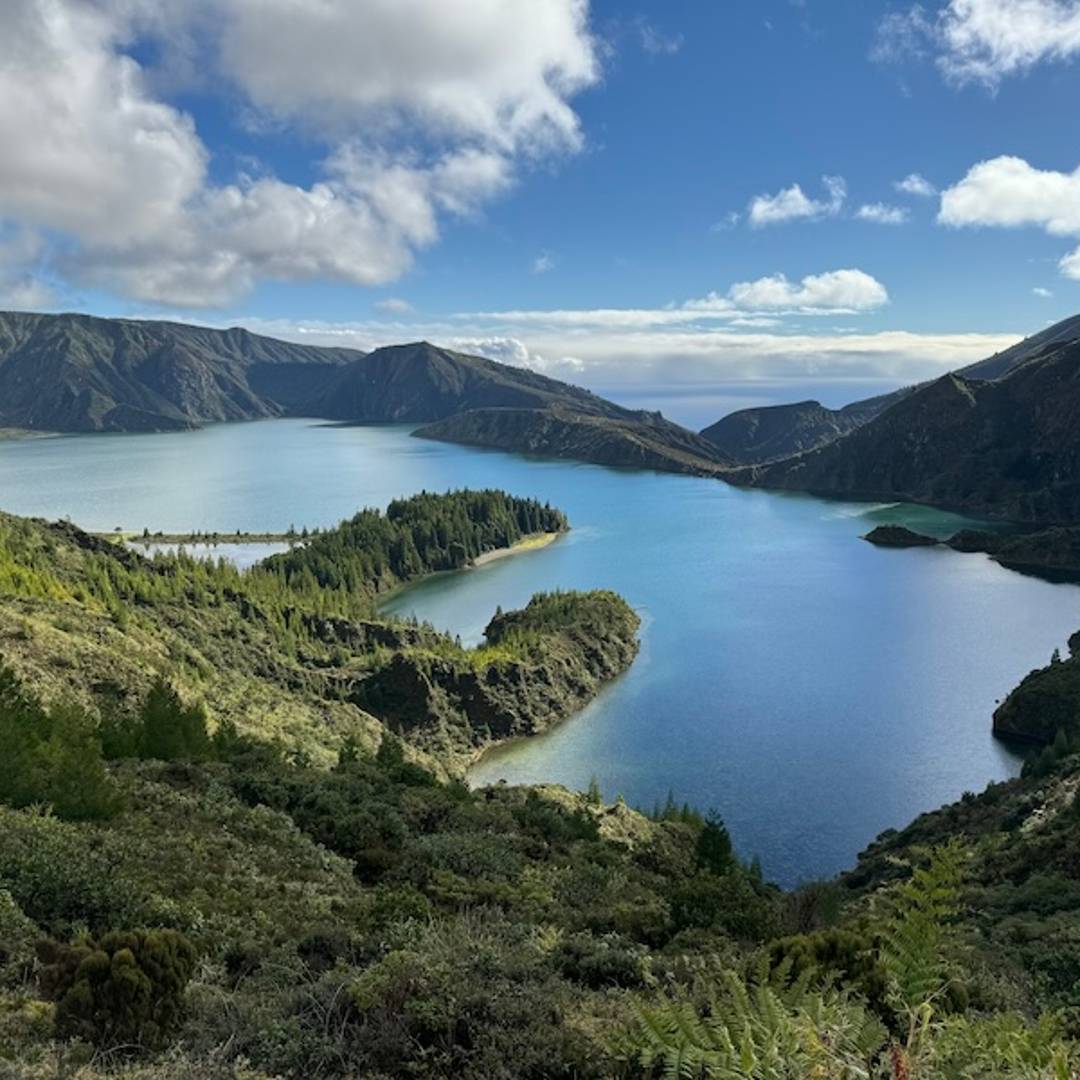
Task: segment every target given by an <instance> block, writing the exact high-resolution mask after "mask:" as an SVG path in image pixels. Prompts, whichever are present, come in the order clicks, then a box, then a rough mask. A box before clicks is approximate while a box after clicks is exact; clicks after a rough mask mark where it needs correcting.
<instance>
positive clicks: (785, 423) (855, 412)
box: [701, 394, 894, 465]
mask: <svg viewBox="0 0 1080 1080" xmlns="http://www.w3.org/2000/svg"><path fill="white" fill-rule="evenodd" d="M893 400H894V395H892V394H890V395H888V396H886V397H876V398H870V399H869V400H867V401H857V402H855V403H854V404H852V405H847V406H845V407H844V408H843V409H827V408H826V407H825V406H824V405H822V404H821V402H820V401H800V402H798V403H796V404H794V405H774V406H769V407H766V408H759V409H741V410H739V412H734V413H731V414H730V415H728V416H725V417H724V418H723V420H718V421H717V422H716V423H715V424H711V425H710V426H709V427H707V428H705V429H704V430H703V431H702V432H701V437H702V438H703V439H705V440H707V441H708V442H710V443H712V444H713V445H714V446H715V447H716V448H717V449H718V450H720V451H721V452H722V453H723V454H724V455H725V456H726V457H728V458H730V459H731V460H732V461H734V462H736V463H738V464H739V465H755V464H759V463H761V462H765V461H772V460H773V459H775V458H782V457H790V456H791V455H792V454H800V453H802V452H803V451H804V450H813V449H814V448H815V447H818V446H822V445H824V444H825V443H827V442H832V441H833V439H838V438H840V436H841V435H846V434H847V433H848V432H849V431H854V430H855V428H857V427H861V426H862V425H863V424H865V423H866V422H867V421H868V420H872V419H873V418H874V417H875V416H877V415H878V413H880V412H881V411H882V410H883V409H886V408H888V407H889V405H891V404H892V403H893Z"/></svg>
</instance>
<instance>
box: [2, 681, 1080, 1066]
mask: <svg viewBox="0 0 1080 1080" xmlns="http://www.w3.org/2000/svg"><path fill="white" fill-rule="evenodd" d="M19 689H20V691H21V693H22V695H23V696H24V697H25V698H27V699H29V700H30V701H31V702H32V701H33V697H32V695H31V694H30V693H29V692H28V691H26V690H25V689H23V688H19ZM163 696H167V695H166V693H165V690H164V689H163V688H162V687H156V688H154V689H153V691H152V693H151V695H150V698H148V700H147V702H146V703H144V706H145V707H144V710H143V712H144V713H145V714H146V715H150V714H151V712H152V711H153V709H160V708H161V707H162V706H161V699H162V697H163ZM151 699H152V700H151ZM173 705H174V707H176V708H179V709H181V710H182V709H184V708H186V707H185V706H184V705H183V703H182V702H180V701H179V700H177V701H175V702H174V703H173ZM134 745H136V746H139V747H142V751H141V752H142V754H143V755H144V756H142V757H141V758H138V757H136V758H131V759H124V760H117V761H114V762H112V763H110V764H108V765H103V769H104V770H105V776H106V779H107V782H108V784H109V785H110V794H111V797H112V798H113V800H114V804H113V805H114V809H113V812H112V813H111V815H110V816H108V817H107V818H104V819H90V820H86V819H82V818H79V819H78V820H64V818H63V817H61V816H58V813H57V812H51V811H50V810H49V809H47V808H46V807H45V806H43V805H34V806H28V807H24V808H21V809H17V808H15V807H11V806H9V807H6V808H0V837H2V839H0V1076H4V1075H5V1070H7V1075H11V1076H29V1077H33V1076H42V1077H45V1076H52V1075H60V1074H63V1075H79V1073H78V1071H77V1070H82V1073H83V1074H84V1075H85V1076H87V1077H90V1076H96V1075H99V1074H104V1073H114V1072H115V1073H118V1074H120V1075H131V1076H140V1075H145V1076H158V1077H168V1076H173V1075H175V1076H181V1077H187V1076H191V1077H195V1076H232V1075H238V1076H239V1075H245V1076H301V1075H312V1076H366V1077H373V1078H374V1077H397V1076H401V1077H457V1076H461V1077H476V1078H481V1077H483V1078H488V1077H496V1078H497V1077H506V1078H512V1077H614V1076H623V1077H647V1076H654V1075H655V1076H659V1075H673V1076H691V1077H698V1076H700V1077H762V1078H766V1077H769V1078H772V1077H784V1078H786V1077H791V1078H803V1077H814V1076H822V1077H833V1076H835V1077H901V1076H904V1077H964V1078H966V1077H971V1078H975V1077H997V1076H1000V1077H1046V1078H1048V1080H1049V1078H1063V1080H1065V1078H1069V1077H1072V1076H1074V1075H1076V1073H1075V1070H1076V1068H1077V1067H1078V1065H1080V1058H1078V1057H1077V1053H1078V1052H1077V1049H1076V1047H1075V1045H1074V1044H1073V1043H1071V1042H1070V1041H1069V1039H1070V1036H1071V1035H1075V1034H1076V1028H1077V1019H1076V1017H1075V1016H1074V1015H1073V1014H1072V1013H1071V1012H1070V1010H1069V1005H1070V1003H1071V1002H1074V1001H1075V1000H1076V998H1075V991H1076V987H1077V985H1078V983H1077V979H1078V978H1080V967H1078V966H1077V964H1076V960H1077V958H1078V957H1074V958H1073V961H1072V963H1073V967H1072V972H1071V974H1069V968H1068V965H1069V963H1070V960H1069V956H1068V952H1067V949H1063V946H1064V943H1065V942H1066V941H1067V940H1068V935H1069V933H1070V932H1071V934H1072V940H1073V949H1074V951H1076V946H1077V941H1076V932H1077V926H1078V922H1077V917H1076V916H1077V911H1078V910H1080V881H1077V880H1076V874H1077V868H1078V866H1080V863H1078V862H1077V860H1076V859H1075V858H1074V855H1075V853H1074V852H1072V851H1071V850H1070V849H1069V847H1068V844H1069V843H1073V844H1075V842H1076V837H1077V835H1078V831H1077V830H1078V826H1080V810H1078V809H1077V808H1076V807H1075V806H1074V805H1073V803H1068V804H1067V805H1066V804H1064V803H1063V804H1062V805H1061V807H1060V808H1058V811H1057V813H1056V814H1055V815H1054V816H1053V817H1052V818H1051V817H1049V816H1048V817H1047V819H1046V821H1045V823H1044V824H1043V825H1041V826H1040V829H1039V830H1036V829H1031V828H1030V827H1029V828H1028V829H1027V831H1023V830H1022V822H1021V823H1020V824H1018V825H1017V826H1016V827H1015V829H1014V832H1015V835H1010V837H1009V839H1008V840H1006V841H1002V839H1001V837H1000V836H999V835H998V832H999V826H998V825H997V823H996V822H995V823H994V824H993V826H992V828H993V829H994V832H993V834H992V835H991V834H989V833H988V834H987V835H986V836H983V837H980V835H979V832H980V829H981V828H982V825H979V826H976V825H975V824H974V822H967V821H966V820H965V821H964V825H965V828H964V829H962V830H957V831H956V833H955V834H954V833H953V832H952V831H951V830H946V829H944V828H942V827H940V825H939V824H935V825H934V826H933V827H931V826H930V825H929V823H924V824H923V825H922V826H921V828H922V830H923V832H924V833H925V836H923V837H917V836H915V835H912V836H910V837H908V838H907V840H908V842H906V843H901V842H900V841H898V840H897V839H896V838H895V837H885V838H883V840H882V842H881V843H882V844H884V845H890V844H891V847H890V850H891V851H892V852H893V855H890V856H888V857H886V856H885V854H884V853H883V852H882V851H879V850H876V849H872V850H871V852H869V853H868V854H867V857H866V858H865V859H864V861H863V864H862V865H861V867H860V872H859V874H860V875H861V877H860V876H859V875H852V880H849V881H846V882H842V883H834V884H831V885H826V884H822V885H816V886H810V887H807V888H806V889H803V890H801V891H800V892H798V893H795V894H786V895H785V894H783V893H781V892H780V891H779V890H777V889H775V888H774V887H772V886H769V885H768V884H766V883H764V882H763V881H762V880H761V875H760V872H759V871H758V870H757V869H756V867H748V866H745V865H743V864H742V863H741V862H740V861H739V860H738V858H737V857H736V856H735V855H734V854H733V853H732V851H731V845H730V840H729V839H728V837H727V833H726V830H724V828H723V825H722V823H721V822H719V821H718V820H717V819H716V818H715V817H712V816H710V817H706V818H702V817H701V816H699V815H697V814H695V813H693V812H689V811H686V810H685V809H684V810H682V811H679V810H677V809H675V807H674V805H673V804H671V803H669V805H668V807H666V808H662V809H660V810H658V811H657V812H654V813H653V814H652V815H644V814H641V813H639V812H636V811H633V810H630V809H628V808H627V807H625V806H623V805H621V804H617V805H615V806H606V807H605V806H603V805H602V804H601V803H600V802H599V800H598V799H597V798H596V796H595V793H594V794H593V795H592V796H589V795H574V794H572V793H570V792H566V791H564V790H561V789H555V788H551V789H546V788H545V789H537V790H530V789H514V788H505V787H501V788H495V789H487V790H482V791H476V792H472V791H469V790H468V789H467V788H465V787H464V786H462V785H461V784H458V783H446V782H442V781H439V780H438V779H436V777H435V776H433V775H432V774H431V773H430V772H428V771H426V770H424V769H422V768H420V767H418V766H417V765H415V764H412V763H410V762H409V761H408V760H407V759H406V757H405V755H404V753H403V751H402V747H401V744H400V743H397V742H396V741H395V740H394V739H393V738H392V737H389V736H388V737H387V738H386V739H385V740H384V742H383V744H382V746H381V747H380V749H379V751H378V752H377V753H376V754H374V755H368V754H366V753H363V752H360V751H358V750H357V749H356V748H355V747H348V748H346V750H345V751H344V752H343V753H342V755H341V760H340V761H339V762H338V764H337V765H336V766H335V767H333V768H330V769H321V768H314V767H310V766H303V765H297V764H295V763H292V762H289V761H287V760H286V759H285V758H284V757H283V755H282V753H281V751H280V750H279V749H276V748H272V747H270V746H268V745H265V744H260V743H258V742H256V741H253V740H249V739H243V738H240V737H235V738H233V739H231V740H228V741H224V740H217V741H216V742H215V741H213V740H211V741H210V742H209V743H204V742H203V741H202V740H201V739H196V740H195V743H194V745H196V746H199V747H201V748H202V749H201V760H198V761H193V760H183V759H181V758H175V759H173V760H158V759H156V758H155V757H154V756H153V753H152V750H151V748H150V744H148V743H146V742H145V740H138V741H137V742H136V743H135V744H134ZM1073 766H1074V768H1073V771H1072V772H1069V771H1068V769H1066V771H1064V772H1063V773H1058V774H1055V775H1054V777H1052V778H1050V779H1049V780H1046V781H1044V783H1045V784H1049V785H1052V786H1053V785H1056V786H1057V787H1061V788H1064V789H1071V788H1073V787H1080V767H1077V763H1073ZM1022 783H1024V782H1020V781H1018V782H1016V784H1017V785H1020V784H1022ZM1028 783H1030V782H1028ZM1018 790H1019V788H1018ZM1047 790H1048V789H1042V793H1036V792H1034V791H1032V792H1031V793H1030V795H1027V796H1025V797H1028V798H1032V799H1035V798H1040V797H1042V795H1043V794H1045V793H1046V791H1047ZM993 793H994V789H991V792H990V793H989V795H990V797H992V798H993V797H994V794H993ZM986 798H987V796H982V797H980V798H979V799H973V800H969V802H968V803H966V804H960V808H961V809H958V810H956V811H953V813H957V814H959V813H960V812H961V810H963V811H965V812H967V813H970V814H972V815H975V814H977V813H979V812H980V811H979V808H980V805H981V802H982V800H984V799H986ZM996 799H997V802H998V803H1000V804H1002V809H1004V806H1005V805H1013V806H1014V809H1015V806H1019V805H1020V804H1019V803H1016V804H1014V803H1013V801H1012V800H1011V799H1010V798H1006V797H1004V796H1002V795H1000V794H999V795H997V796H996ZM941 813H942V814H946V813H949V812H948V811H942V812H941ZM981 813H982V814H987V813H989V811H988V810H987V809H986V808H983V809H982V811H981ZM983 824H986V825H987V827H991V826H990V823H983ZM918 827H920V826H919V824H918V823H917V825H916V826H913V829H915V828H918ZM957 835H961V836H963V837H964V839H962V840H961V839H957ZM919 839H925V840H926V841H928V844H927V845H922V846H920V845H919V844H918V842H917V841H918V840H919ZM913 845H914V846H913ZM919 851H921V852H922V854H918V852H919ZM901 855H902V856H903V860H907V861H903V860H902V859H900V858H897V857H895V856H901ZM995 860H997V861H995ZM913 867H914V872H912V868H913ZM1036 868H1037V869H1036ZM988 874H992V875H993V877H994V878H995V879H996V880H997V882H998V883H997V884H996V885H993V886H991V885H989V884H988V882H987V877H988ZM1046 874H1056V875H1057V877H1056V879H1055V880H1056V887H1053V888H1051V887H1050V886H1049V885H1048V886H1047V891H1046V893H1045V894H1044V896H1045V898H1044V899H1039V896H1040V894H1039V893H1037V892H1036V891H1035V890H1034V885H1033V884H1032V882H1033V880H1037V879H1038V878H1040V877H1042V876H1044V875H1046ZM856 878H858V879H857V880H856ZM1025 889H1026V890H1028V891H1027V893H1026V897H1027V898H1026V900H1025V899H1021V898H1020V897H1021V896H1022V895H1025V894H1024V890H1025ZM1002 891H1004V892H1002ZM999 894H1000V895H999ZM1055 916H1056V917H1058V918H1059V919H1060V925H1059V927H1058V930H1057V937H1056V939H1054V945H1053V948H1052V951H1053V954H1054V956H1055V957H1056V960H1055V961H1054V963H1056V965H1057V966H1056V967H1054V964H1053V963H1051V961H1050V952H1051V946H1050V945H1049V944H1047V945H1046V946H1043V948H1044V952H1043V953H1042V954H1040V953H1038V951H1037V950H1038V949H1039V948H1040V944H1039V941H1038V938H1039V936H1041V935H1043V934H1048V933H1049V934H1052V933H1053V932H1054V931H1053V930H1052V929H1051V926H1052V924H1053V919H1054V917H1055ZM1025 920H1026V925H1027V926H1028V928H1029V929H1028V931H1027V932H1026V933H1025V932H1022V931H1021V927H1023V926H1024V925H1025ZM1047 920H1049V922H1047ZM1069 927H1071V931H1070V930H1069V929H1068V928H1069ZM1033 934H1034V935H1035V940H1032V939H1031V936H1032V935H1033ZM1078 956H1080V954H1078ZM1070 979H1071V980H1072V982H1071V983H1070V981H1069V980H1070Z"/></svg>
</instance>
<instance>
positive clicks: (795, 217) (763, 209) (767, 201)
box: [747, 176, 847, 228]
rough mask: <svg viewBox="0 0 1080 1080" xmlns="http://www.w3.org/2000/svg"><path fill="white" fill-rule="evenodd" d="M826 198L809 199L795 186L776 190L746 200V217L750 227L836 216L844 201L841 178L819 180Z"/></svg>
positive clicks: (844, 195)
mask: <svg viewBox="0 0 1080 1080" xmlns="http://www.w3.org/2000/svg"><path fill="white" fill-rule="evenodd" d="M822 184H823V185H824V187H825V191H826V193H827V197H826V198H824V199H812V198H810V197H809V196H808V195H807V194H806V193H805V192H804V191H803V189H802V187H801V186H800V185H799V184H792V185H791V187H788V188H784V189H782V190H781V191H778V192H777V193H776V194H775V195H756V196H755V197H754V198H753V199H751V200H750V206H749V209H748V212H747V217H748V219H749V221H750V224H751V225H752V226H753V227H754V228H762V227H763V226H766V225H785V224H787V223H788V222H792V221H818V220H820V219H821V218H826V217H836V215H837V214H839V213H840V211H841V209H842V208H843V206H844V200H845V199H846V198H847V183H846V182H845V181H844V178H843V177H842V176H825V177H822Z"/></svg>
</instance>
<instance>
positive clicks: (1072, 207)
mask: <svg viewBox="0 0 1080 1080" xmlns="http://www.w3.org/2000/svg"><path fill="white" fill-rule="evenodd" d="M938 219H939V220H940V221H941V222H942V224H944V225H956V226H960V225H999V226H1014V227H1015V226H1019V225H1038V226H1041V227H1042V228H1044V229H1045V230H1046V231H1047V232H1048V233H1050V234H1052V235H1054V236H1072V235H1076V234H1080V168H1078V169H1077V170H1076V171H1074V172H1071V173H1062V172H1055V171H1054V170H1052V169H1046V170H1044V169H1036V168H1033V167H1032V166H1031V165H1029V164H1028V163H1027V162H1026V161H1024V160H1023V159H1022V158H1018V157H997V158H992V159H991V160H989V161H980V162H979V163H978V164H977V165H974V166H972V168H971V169H969V170H968V173H967V175H966V176H965V177H964V178H963V179H962V180H961V181H960V182H959V183H958V184H954V185H953V186H952V187H950V188H948V189H947V190H945V191H943V192H942V193H941V212H940V214H939V215H938Z"/></svg>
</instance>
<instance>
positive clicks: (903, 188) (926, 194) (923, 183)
mask: <svg viewBox="0 0 1080 1080" xmlns="http://www.w3.org/2000/svg"><path fill="white" fill-rule="evenodd" d="M893 187H894V188H896V190H897V191H899V192H902V193H903V194H905V195H918V196H920V197H921V198H924V199H932V198H933V197H934V196H935V195H936V194H937V188H936V187H934V185H933V184H931V183H930V181H929V180H927V179H926V177H925V176H922V175H921V174H920V173H909V174H908V175H907V176H905V177H904V179H903V180H897V181H896V183H894V184H893Z"/></svg>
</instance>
